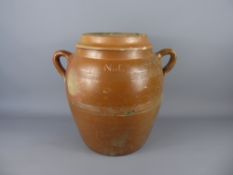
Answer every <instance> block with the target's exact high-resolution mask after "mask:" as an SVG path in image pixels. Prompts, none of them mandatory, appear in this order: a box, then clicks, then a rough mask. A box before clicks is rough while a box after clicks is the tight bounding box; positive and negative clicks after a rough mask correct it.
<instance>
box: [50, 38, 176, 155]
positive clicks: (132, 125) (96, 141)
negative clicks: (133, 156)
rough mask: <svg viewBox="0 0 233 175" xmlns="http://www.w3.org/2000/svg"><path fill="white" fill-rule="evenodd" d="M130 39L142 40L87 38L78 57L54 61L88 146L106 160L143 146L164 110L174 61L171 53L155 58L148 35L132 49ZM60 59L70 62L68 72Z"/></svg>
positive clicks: (78, 48) (75, 55)
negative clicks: (165, 85)
mask: <svg viewBox="0 0 233 175" xmlns="http://www.w3.org/2000/svg"><path fill="white" fill-rule="evenodd" d="M88 37H89V38H88ZM101 37H102V41H100V42H99V43H98V39H99V38H100V39H99V40H101ZM127 37H128V38H129V37H130V38H131V40H133V38H134V37H138V36H128V35H126V36H125V35H120V34H117V35H116V36H108V35H106V36H101V35H97V36H96V35H95V34H94V36H93V35H91V34H89V36H88V35H87V36H86V38H85V36H84V37H83V38H82V39H81V42H80V43H81V44H79V45H78V47H77V50H76V52H75V53H74V54H71V53H69V52H67V51H58V52H57V54H55V56H54V63H55V66H56V68H57V69H58V71H60V73H61V74H62V75H63V76H64V78H65V85H66V92H67V97H68V101H69V105H70V108H71V111H72V114H73V116H74V120H75V121H76V123H77V126H78V128H79V131H80V133H81V136H82V138H83V140H84V142H85V143H86V144H87V145H88V146H89V147H90V148H91V149H92V150H95V151H96V152H99V153H102V154H105V155H124V154H128V153H131V152H134V151H136V150H138V149H139V148H140V147H141V146H142V145H143V144H144V143H145V141H146V139H147V137H148V135H149V133H150V130H151V128H152V127H153V124H154V120H155V119H156V116H157V114H158V111H159V108H160V105H161V100H162V92H163V81H164V74H165V73H166V71H169V70H170V69H171V68H172V66H173V65H174V61H175V55H174V54H173V51H172V50H166V49H165V50H163V51H160V52H159V53H157V54H154V53H153V51H152V48H151V45H150V43H149V40H148V39H147V38H146V37H145V36H144V38H142V39H141V40H140V41H135V43H136V44H135V43H134V44H133V45H132V44H131V45H130V43H128V42H129V41H127ZM140 37H141V36H140ZM88 39H89V40H88ZM111 39H112V40H113V41H112V40H111ZM116 39H118V40H119V41H121V42H122V43H120V44H119V42H118V45H117V43H114V40H116ZM106 40H107V41H106ZM96 43H97V44H96ZM111 43H112V44H111ZM129 46H131V47H129ZM168 51H169V52H168ZM171 52H172V54H171ZM64 53H65V54H64ZM166 54H169V55H170V56H171V58H172V57H174V58H173V59H171V60H170V62H169V63H170V64H168V65H167V66H166V67H165V68H166V69H167V70H166V69H165V68H162V66H161V58H162V56H163V55H166ZM61 56H64V57H65V58H67V60H68V66H67V69H66V70H65V69H64V68H63V67H62V66H61V64H60V62H59V61H60V60H59V58H60V57H61ZM55 57H56V58H55ZM172 60H173V61H172ZM169 66H170V67H169Z"/></svg>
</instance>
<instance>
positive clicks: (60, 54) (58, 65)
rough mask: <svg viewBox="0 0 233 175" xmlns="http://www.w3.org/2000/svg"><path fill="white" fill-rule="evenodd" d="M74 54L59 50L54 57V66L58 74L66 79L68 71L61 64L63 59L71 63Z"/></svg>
mask: <svg viewBox="0 0 233 175" xmlns="http://www.w3.org/2000/svg"><path fill="white" fill-rule="evenodd" d="M71 55H72V53H71V52H69V51H66V50H58V51H56V52H55V53H54V55H53V64H54V66H55V68H56V70H57V72H58V73H59V74H60V75H61V76H62V77H64V78H65V76H66V69H65V68H64V67H63V66H62V64H61V57H63V58H65V59H66V60H67V62H68V63H69V62H70V59H71Z"/></svg>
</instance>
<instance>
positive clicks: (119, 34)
mask: <svg viewBox="0 0 233 175" xmlns="http://www.w3.org/2000/svg"><path fill="white" fill-rule="evenodd" d="M83 35H84V36H100V37H101V36H103V37H105V36H107V37H145V36H147V35H146V34H144V33H136V32H135V33H134V32H91V33H84V34H83Z"/></svg>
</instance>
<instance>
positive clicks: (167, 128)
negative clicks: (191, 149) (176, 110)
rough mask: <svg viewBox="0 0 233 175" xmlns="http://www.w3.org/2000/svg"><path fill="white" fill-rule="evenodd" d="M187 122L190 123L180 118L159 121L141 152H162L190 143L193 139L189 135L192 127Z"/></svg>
mask: <svg viewBox="0 0 233 175" xmlns="http://www.w3.org/2000/svg"><path fill="white" fill-rule="evenodd" d="M187 122H189V121H188V120H187V119H179V118H175V119H173V118H165V119H163V118H162V119H158V120H157V121H156V122H155V124H154V127H153V129H152V131H151V133H150V136H149V138H148V140H147V142H146V144H145V145H144V147H143V148H142V149H141V150H140V151H141V152H147V151H160V150H164V149H170V148H171V147H173V148H174V147H179V146H181V145H184V144H185V143H188V142H189V139H191V138H190V137H189V134H188V133H190V132H189V126H190V125H187V124H186V123H187Z"/></svg>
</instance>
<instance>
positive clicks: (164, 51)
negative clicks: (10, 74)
mask: <svg viewBox="0 0 233 175" xmlns="http://www.w3.org/2000/svg"><path fill="white" fill-rule="evenodd" d="M166 55H169V56H170V58H169V61H168V63H167V64H166V65H165V66H164V68H163V74H164V75H165V74H167V73H168V72H170V71H171V70H172V68H173V67H174V66H175V64H176V52H175V51H174V50H173V49H170V48H166V49H162V50H160V51H158V52H156V56H157V58H158V59H159V60H161V59H162V58H163V57H164V56H166Z"/></svg>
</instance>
